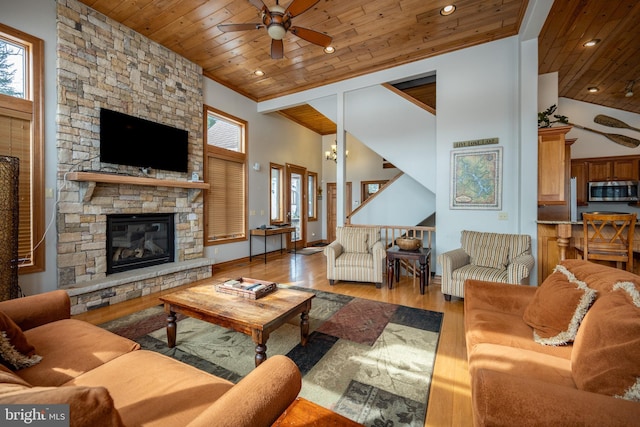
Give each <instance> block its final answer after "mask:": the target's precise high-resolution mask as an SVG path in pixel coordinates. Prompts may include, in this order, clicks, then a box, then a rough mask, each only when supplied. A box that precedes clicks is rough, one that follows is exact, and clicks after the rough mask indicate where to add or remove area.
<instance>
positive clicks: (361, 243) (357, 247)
mask: <svg viewBox="0 0 640 427" xmlns="http://www.w3.org/2000/svg"><path fill="white" fill-rule="evenodd" d="M367 237H368V234H367V232H366V230H360V229H357V228H349V227H338V228H337V230H336V239H337V240H338V242H340V244H341V245H342V247H343V248H344V252H351V253H359V254H366V253H369V245H368V244H367Z"/></svg>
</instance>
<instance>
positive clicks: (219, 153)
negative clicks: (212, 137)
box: [203, 104, 249, 246]
mask: <svg viewBox="0 0 640 427" xmlns="http://www.w3.org/2000/svg"><path fill="white" fill-rule="evenodd" d="M209 113H213V114H214V115H217V116H220V117H222V118H223V119H225V120H228V121H232V122H235V123H237V124H238V125H239V126H241V127H242V129H243V132H242V136H241V139H242V141H241V150H242V152H238V151H233V150H226V149H224V148H220V147H216V146H214V145H209V144H208V141H207V117H208V115H209ZM203 129H204V138H203V139H204V159H203V163H204V173H203V175H204V180H205V182H209V177H208V170H209V158H210V157H214V158H217V159H221V160H226V161H234V162H238V163H242V165H243V170H244V200H243V204H244V206H243V210H244V225H243V235H242V236H239V237H234V238H225V239H219V240H218V239H216V240H210V239H209V214H208V209H209V208H208V201H207V198H208V194H207V193H206V192H205V195H204V233H203V234H204V236H203V239H204V245H205V246H214V245H222V244H228V243H234V242H242V241H246V240H247V239H248V234H249V233H248V227H249V220H248V212H247V207H248V195H249V173H248V167H247V166H248V155H247V151H248V138H249V123H248V122H247V121H246V120H242V119H240V118H238V117H234V116H232V115H230V114H227V113H225V112H223V111H220V110H218V109H216V108H213V107H211V106H209V105H206V104H205V105H204V114H203Z"/></svg>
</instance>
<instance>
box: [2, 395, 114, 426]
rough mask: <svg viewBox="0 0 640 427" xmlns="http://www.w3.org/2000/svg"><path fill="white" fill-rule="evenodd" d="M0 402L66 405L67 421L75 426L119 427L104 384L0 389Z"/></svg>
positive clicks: (111, 400) (9, 403)
mask: <svg viewBox="0 0 640 427" xmlns="http://www.w3.org/2000/svg"><path fill="white" fill-rule="evenodd" d="M0 403H1V404H3V405H18V404H19V405H24V404H29V405H53V404H68V405H69V416H70V418H71V419H70V420H69V421H70V424H71V425H72V426H76V427H122V426H124V424H123V422H122V419H121V418H120V414H119V413H118V411H117V410H116V408H115V407H114V404H113V399H112V398H111V395H110V394H109V392H108V391H107V389H106V388H104V387H77V386H61V387H32V388H26V387H25V388H22V389H20V388H18V389H14V390H4V392H3V391H2V390H0Z"/></svg>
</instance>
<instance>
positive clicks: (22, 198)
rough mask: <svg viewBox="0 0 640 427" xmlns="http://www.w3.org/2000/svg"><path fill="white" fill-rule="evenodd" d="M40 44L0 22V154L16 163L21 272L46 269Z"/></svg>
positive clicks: (37, 40) (41, 53)
mask: <svg viewBox="0 0 640 427" xmlns="http://www.w3.org/2000/svg"><path fill="white" fill-rule="evenodd" d="M43 46H44V43H43V41H42V40H40V39H38V38H36V37H33V36H30V35H28V34H25V33H23V32H21V31H18V30H15V29H13V28H11V27H8V26H6V25H2V24H0V154H2V155H6V156H14V157H18V158H19V159H20V175H19V178H18V179H19V184H18V197H19V202H18V203H19V205H18V206H19V221H20V223H19V230H18V255H19V257H20V267H19V272H20V273H21V274H24V273H33V272H37V271H44V267H45V264H44V232H45V231H44V222H45V221H44V215H45V213H44V133H43V132H44V127H43V125H42V112H43V109H44V99H43V85H42V83H43V76H42V74H41V72H42V68H43V55H44V53H43ZM0 185H2V184H0Z"/></svg>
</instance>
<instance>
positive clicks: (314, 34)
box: [289, 27, 332, 47]
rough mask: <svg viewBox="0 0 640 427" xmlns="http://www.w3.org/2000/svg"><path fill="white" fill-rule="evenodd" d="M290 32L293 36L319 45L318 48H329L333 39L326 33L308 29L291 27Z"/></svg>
mask: <svg viewBox="0 0 640 427" xmlns="http://www.w3.org/2000/svg"><path fill="white" fill-rule="evenodd" d="M289 31H290V32H291V33H292V34H295V35H296V36H298V37H300V38H301V39H304V40H306V41H308V42H309V43H313V44H317V45H318V46H322V47H327V46H329V45H331V40H332V38H331V37H330V36H328V35H326V34H325V33H320V32H318V31H314V30H310V29H308V28H301V27H291V28H290V29H289Z"/></svg>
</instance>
